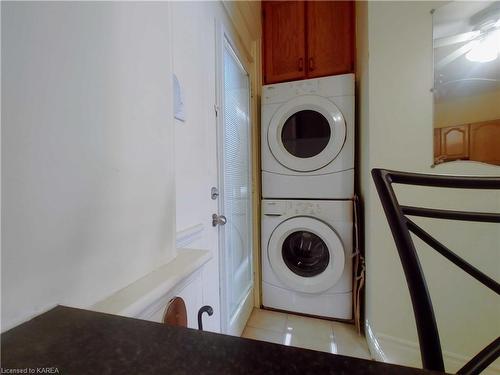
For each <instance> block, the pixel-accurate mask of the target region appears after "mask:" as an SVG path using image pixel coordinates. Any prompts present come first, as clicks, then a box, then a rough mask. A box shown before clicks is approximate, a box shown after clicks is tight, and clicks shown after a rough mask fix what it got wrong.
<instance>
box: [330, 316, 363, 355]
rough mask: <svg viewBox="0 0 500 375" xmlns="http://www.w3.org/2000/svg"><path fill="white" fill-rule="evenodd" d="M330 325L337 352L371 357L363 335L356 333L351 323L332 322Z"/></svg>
mask: <svg viewBox="0 0 500 375" xmlns="http://www.w3.org/2000/svg"><path fill="white" fill-rule="evenodd" d="M332 327H333V336H334V341H335V343H336V345H337V352H338V354H342V355H348V356H350V357H358V358H364V359H371V355H370V351H369V350H368V345H367V343H366V339H365V337H364V336H360V335H358V333H357V332H356V328H355V327H354V326H353V325H351V324H345V323H338V322H332Z"/></svg>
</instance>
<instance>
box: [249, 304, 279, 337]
mask: <svg viewBox="0 0 500 375" xmlns="http://www.w3.org/2000/svg"><path fill="white" fill-rule="evenodd" d="M285 324H286V314H282V313H279V312H275V311H268V310H261V309H253V311H252V315H250V319H248V322H247V326H249V327H254V328H261V329H267V330H270V331H275V332H280V333H283V332H285Z"/></svg>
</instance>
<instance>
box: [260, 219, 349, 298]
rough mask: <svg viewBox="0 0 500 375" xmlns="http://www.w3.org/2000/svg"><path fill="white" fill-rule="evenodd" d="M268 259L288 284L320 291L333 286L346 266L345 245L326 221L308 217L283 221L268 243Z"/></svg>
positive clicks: (314, 291) (280, 277)
mask: <svg viewBox="0 0 500 375" xmlns="http://www.w3.org/2000/svg"><path fill="white" fill-rule="evenodd" d="M267 256H268V258H269V263H270V264H271V268H272V269H273V271H274V273H275V275H276V276H277V277H278V279H279V280H280V281H281V282H282V283H283V284H285V285H286V286H287V287H288V288H290V289H292V290H294V291H298V292H306V293H321V292H324V291H325V290H328V289H330V288H331V287H333V286H334V285H335V284H336V283H337V281H338V280H339V279H340V277H341V276H342V272H343V271H344V266H345V253H344V246H343V244H342V241H341V240H340V238H339V236H338V235H337V233H336V232H335V231H334V230H333V229H332V228H331V227H329V226H328V225H326V224H325V223H323V222H322V221H320V220H318V219H313V218H311V217H303V216H300V217H294V218H291V219H288V220H286V221H284V222H282V223H281V224H280V225H278V226H277V227H276V229H275V230H274V232H273V233H272V234H271V238H270V239H269V243H268V246H267Z"/></svg>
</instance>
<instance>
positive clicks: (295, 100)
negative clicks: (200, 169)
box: [261, 74, 354, 320]
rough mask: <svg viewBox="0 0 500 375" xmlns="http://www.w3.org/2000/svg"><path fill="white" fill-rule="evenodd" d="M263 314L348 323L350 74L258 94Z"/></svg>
mask: <svg viewBox="0 0 500 375" xmlns="http://www.w3.org/2000/svg"><path fill="white" fill-rule="evenodd" d="M261 141H262V145H261V152H262V198H263V199H262V297H263V306H264V307H266V308H271V309H277V310H283V311H289V312H296V313H301V314H307V315H314V316H319V317H325V318H334V319H346V320H350V319H352V272H353V270H352V254H353V196H354V75H353V74H344V75H339V76H332V77H325V78H317V79H309V80H304V81H295V82H287V83H279V84H273V85H266V86H263V88H262V135H261Z"/></svg>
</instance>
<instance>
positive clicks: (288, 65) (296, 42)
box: [262, 1, 306, 83]
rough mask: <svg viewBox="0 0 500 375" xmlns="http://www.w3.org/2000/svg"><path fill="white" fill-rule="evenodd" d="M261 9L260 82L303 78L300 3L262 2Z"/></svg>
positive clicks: (303, 31) (302, 22)
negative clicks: (262, 78)
mask: <svg viewBox="0 0 500 375" xmlns="http://www.w3.org/2000/svg"><path fill="white" fill-rule="evenodd" d="M262 7H263V43H264V46H263V47H264V48H263V51H264V82H265V83H276V82H283V81H291V80H297V79H304V78H305V64H306V61H305V45H304V42H305V15H304V2H303V1H265V2H263V3H262Z"/></svg>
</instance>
